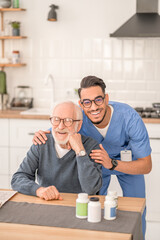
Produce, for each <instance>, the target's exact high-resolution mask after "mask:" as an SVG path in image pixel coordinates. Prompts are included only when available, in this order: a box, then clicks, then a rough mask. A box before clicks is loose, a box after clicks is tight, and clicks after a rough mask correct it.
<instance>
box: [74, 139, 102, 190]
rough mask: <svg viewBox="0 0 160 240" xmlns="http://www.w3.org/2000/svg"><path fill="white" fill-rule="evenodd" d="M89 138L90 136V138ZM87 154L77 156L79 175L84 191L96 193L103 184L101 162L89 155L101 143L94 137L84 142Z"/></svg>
mask: <svg viewBox="0 0 160 240" xmlns="http://www.w3.org/2000/svg"><path fill="white" fill-rule="evenodd" d="M88 139H89V138H88ZM84 147H85V150H86V152H87V154H86V155H85V156H82V157H81V156H76V159H77V168H78V177H79V181H80V184H81V188H82V191H83V192H86V193H88V194H89V195H95V194H97V193H98V192H99V190H100V188H101V186H102V173H101V164H98V163H95V162H94V161H93V160H92V159H91V158H90V156H89V154H90V152H91V150H93V149H99V145H98V143H97V142H96V141H94V140H93V139H91V138H90V139H89V140H87V142H86V144H84Z"/></svg>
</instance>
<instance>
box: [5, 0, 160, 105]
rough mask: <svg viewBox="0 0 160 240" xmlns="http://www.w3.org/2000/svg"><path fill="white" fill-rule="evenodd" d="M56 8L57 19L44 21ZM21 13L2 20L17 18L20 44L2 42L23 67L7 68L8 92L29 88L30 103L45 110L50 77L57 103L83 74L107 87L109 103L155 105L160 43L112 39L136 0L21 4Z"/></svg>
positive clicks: (26, 0) (159, 94) (27, 0)
mask: <svg viewBox="0 0 160 240" xmlns="http://www.w3.org/2000/svg"><path fill="white" fill-rule="evenodd" d="M51 3H54V4H57V5H58V6H59V10H57V14H58V21H57V22H49V21H47V20H46V19H47V14H48V12H49V9H50V8H49V5H50V4H51ZM20 6H21V7H24V8H26V9H27V11H26V12H20V13H5V16H4V17H5V20H20V21H21V23H22V24H21V33H22V35H26V36H28V38H27V39H25V40H20V41H18V40H6V41H5V54H6V56H7V57H10V56H11V52H12V50H20V53H21V59H22V61H23V62H26V63H27V66H26V67H22V68H6V69H5V71H6V72H7V84H8V92H9V94H10V96H11V98H12V97H13V96H14V88H15V87H16V86H17V85H30V86H32V88H33V97H34V105H35V106H38V107H45V106H48V105H50V102H51V99H52V85H51V83H48V85H45V84H44V78H45V77H46V75H47V74H49V73H51V74H52V75H53V77H54V80H55V97H56V100H58V99H59V98H60V99H62V98H63V97H66V96H67V94H66V91H67V90H68V89H73V88H78V87H79V83H80V80H81V79H82V78H83V77H84V76H86V75H97V76H99V77H101V78H103V79H104V80H105V82H106V84H107V91H108V92H109V93H110V99H111V100H118V101H122V102H126V103H128V104H131V105H132V106H151V103H152V102H160V77H159V76H160V39H156V38H154V39H147V38H144V39H143V38H140V39H138V38H137V39H113V38H110V37H109V33H112V32H114V31H115V30H116V29H117V28H118V27H119V26H120V25H121V24H122V23H124V22H125V21H126V20H128V18H130V17H131V16H132V15H133V14H134V13H135V11H136V0H132V1H128V0H53V1H51V0H34V1H33V0H21V1H20Z"/></svg>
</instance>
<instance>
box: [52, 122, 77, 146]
mask: <svg viewBox="0 0 160 240" xmlns="http://www.w3.org/2000/svg"><path fill="white" fill-rule="evenodd" d="M74 129H75V131H74V132H77V129H78V123H76V125H75V128H74ZM56 132H59V133H68V135H67V136H66V138H65V139H64V140H59V139H58V138H57V136H56ZM72 133H73V132H71V131H69V130H68V129H67V128H65V129H62V130H60V129H59V128H58V127H57V128H56V129H54V130H52V134H53V137H54V140H55V142H56V143H58V144H59V145H66V144H67V143H68V141H69V135H70V134H72Z"/></svg>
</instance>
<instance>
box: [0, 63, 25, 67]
mask: <svg viewBox="0 0 160 240" xmlns="http://www.w3.org/2000/svg"><path fill="white" fill-rule="evenodd" d="M23 66H26V64H25V63H17V64H13V63H0V67H23Z"/></svg>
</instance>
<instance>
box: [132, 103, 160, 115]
mask: <svg viewBox="0 0 160 240" xmlns="http://www.w3.org/2000/svg"><path fill="white" fill-rule="evenodd" d="M152 106H153V107H146V108H143V107H136V108H135V110H136V111H137V112H138V113H139V115H140V116H141V117H142V118H160V103H153V104H152Z"/></svg>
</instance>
